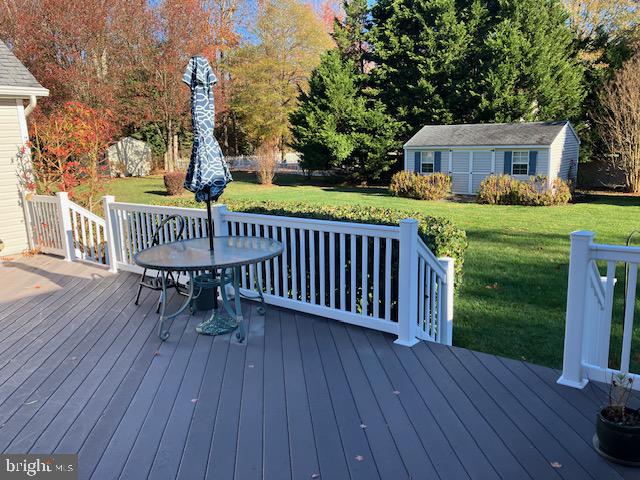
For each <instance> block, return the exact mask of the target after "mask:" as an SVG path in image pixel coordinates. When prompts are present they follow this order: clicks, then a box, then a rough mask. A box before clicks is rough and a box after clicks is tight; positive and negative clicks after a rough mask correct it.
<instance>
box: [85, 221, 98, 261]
mask: <svg viewBox="0 0 640 480" xmlns="http://www.w3.org/2000/svg"><path fill="white" fill-rule="evenodd" d="M86 221H87V226H88V227H89V254H90V255H91V257H92V258H93V259H94V260H97V259H98V252H97V251H96V244H95V242H94V236H93V226H94V223H93V222H92V221H91V219H90V218H88V217H87V219H86Z"/></svg>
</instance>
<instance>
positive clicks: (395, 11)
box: [371, 0, 584, 138]
mask: <svg viewBox="0 0 640 480" xmlns="http://www.w3.org/2000/svg"><path fill="white" fill-rule="evenodd" d="M372 14H373V27H372V28H371V44H372V47H373V60H374V62H375V64H376V68H375V70H374V71H373V74H372V82H373V85H374V87H375V88H376V91H377V95H378V96H379V98H380V99H381V100H382V101H383V102H384V103H385V104H386V105H387V107H388V108H389V111H390V112H391V113H393V114H394V115H395V116H396V118H397V119H399V120H402V121H403V122H404V123H405V127H406V128H405V129H404V131H403V132H402V135H403V138H406V137H408V136H409V135H411V134H412V133H414V132H415V131H416V130H417V129H419V128H420V127H422V126H423V125H425V124H451V123H473V122H491V121H518V120H521V119H522V120H554V119H565V118H575V116H576V115H579V113H580V106H581V101H582V98H583V96H584V93H583V88H582V78H583V69H582V68H581V66H580V63H579V61H578V60H577V48H576V43H575V34H574V32H573V31H572V30H571V28H570V27H569V26H568V22H567V13H566V10H564V8H563V6H562V4H561V3H560V2H559V0H486V1H482V2H481V1H480V0H380V2H379V3H378V4H376V6H375V7H374V8H373V11H372Z"/></svg>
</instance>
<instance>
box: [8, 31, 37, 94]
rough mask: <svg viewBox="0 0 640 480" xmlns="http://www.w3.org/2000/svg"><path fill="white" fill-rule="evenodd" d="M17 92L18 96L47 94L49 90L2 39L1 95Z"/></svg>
mask: <svg viewBox="0 0 640 480" xmlns="http://www.w3.org/2000/svg"><path fill="white" fill-rule="evenodd" d="M1 94H4V95H11V94H15V95H16V96H18V97H21V96H25V95H26V96H28V95H30V94H32V95H38V96H46V95H48V94H49V91H48V90H47V89H46V88H44V87H43V86H42V85H40V83H39V82H38V81H37V80H36V79H35V77H34V76H33V75H32V74H31V72H30V71H29V70H28V69H27V67H25V66H24V65H23V64H22V63H21V62H20V60H18V59H17V58H16V56H15V55H14V54H13V53H12V52H11V50H9V47H7V46H6V45H5V43H4V42H2V41H0V95H1Z"/></svg>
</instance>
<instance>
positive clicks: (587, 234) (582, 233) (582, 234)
mask: <svg viewBox="0 0 640 480" xmlns="http://www.w3.org/2000/svg"><path fill="white" fill-rule="evenodd" d="M595 236H596V234H595V233H594V232H592V231H589V230H576V231H575V232H571V238H572V239H573V238H575V239H580V240H586V239H590V238H593V237H595Z"/></svg>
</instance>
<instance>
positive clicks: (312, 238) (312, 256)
mask: <svg viewBox="0 0 640 480" xmlns="http://www.w3.org/2000/svg"><path fill="white" fill-rule="evenodd" d="M309 283H310V286H309V301H310V302H311V303H312V304H314V305H315V303H316V232H315V230H309Z"/></svg>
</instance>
